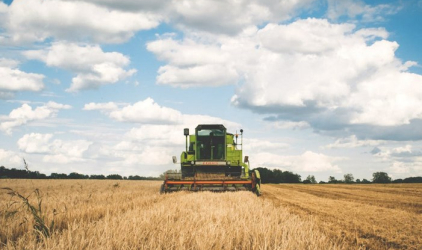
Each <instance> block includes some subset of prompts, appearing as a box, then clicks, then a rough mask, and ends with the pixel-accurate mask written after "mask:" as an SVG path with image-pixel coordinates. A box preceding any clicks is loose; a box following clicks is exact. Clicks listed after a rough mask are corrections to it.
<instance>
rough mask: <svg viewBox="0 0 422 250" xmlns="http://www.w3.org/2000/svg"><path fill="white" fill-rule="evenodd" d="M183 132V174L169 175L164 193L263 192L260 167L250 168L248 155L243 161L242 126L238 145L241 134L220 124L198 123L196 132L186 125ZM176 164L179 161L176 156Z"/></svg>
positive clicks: (181, 160)
mask: <svg viewBox="0 0 422 250" xmlns="http://www.w3.org/2000/svg"><path fill="white" fill-rule="evenodd" d="M184 135H185V137H186V151H184V152H182V154H181V156H180V165H181V173H168V174H166V178H165V180H164V183H163V184H162V185H161V190H160V192H161V193H168V192H174V191H180V190H187V191H207V190H208V191H237V190H249V191H252V192H254V193H256V195H258V196H259V195H260V194H261V190H260V187H261V178H260V175H259V172H258V170H254V171H250V170H249V160H248V156H245V158H244V160H243V161H242V143H243V130H242V129H241V130H240V143H239V144H238V143H237V139H238V135H237V134H236V135H234V134H230V133H227V132H226V128H225V127H224V126H223V125H221V124H202V125H198V126H197V127H196V129H195V134H194V135H189V129H187V128H185V129H184ZM188 137H189V141H188ZM239 147H240V149H239ZM173 163H177V158H176V156H173Z"/></svg>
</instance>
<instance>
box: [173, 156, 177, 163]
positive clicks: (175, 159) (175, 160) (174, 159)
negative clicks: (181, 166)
mask: <svg viewBox="0 0 422 250" xmlns="http://www.w3.org/2000/svg"><path fill="white" fill-rule="evenodd" d="M173 163H175V164H176V163H177V157H176V156H173Z"/></svg>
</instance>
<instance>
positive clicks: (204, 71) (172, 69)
mask: <svg viewBox="0 0 422 250" xmlns="http://www.w3.org/2000/svg"><path fill="white" fill-rule="evenodd" d="M147 49H148V50H149V51H151V52H153V53H154V54H156V55H157V56H158V58H159V59H160V60H164V61H167V62H168V63H169V64H168V65H165V66H161V67H160V69H159V70H158V73H159V76H158V77H157V83H159V84H167V85H173V86H178V87H192V86H219V85H225V84H233V83H236V82H237V78H238V73H237V71H236V69H235V68H234V67H233V65H231V64H227V62H228V61H229V60H230V55H229V54H228V53H224V51H222V50H221V49H220V48H219V47H218V46H209V45H204V44H200V43H197V42H195V41H192V40H189V39H188V40H185V41H183V42H178V41H175V40H173V39H171V38H165V39H163V40H157V41H153V42H150V43H148V44H147Z"/></svg>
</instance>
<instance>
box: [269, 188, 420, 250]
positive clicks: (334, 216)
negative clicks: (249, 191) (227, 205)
mask: <svg viewBox="0 0 422 250" xmlns="http://www.w3.org/2000/svg"><path fill="white" fill-rule="evenodd" d="M263 189H264V190H265V191H264V194H263V197H264V200H269V201H272V202H273V203H274V204H275V205H276V206H282V207H287V208H288V209H289V212H290V213H292V214H295V215H300V216H301V218H302V219H307V218H314V219H315V222H316V224H317V225H318V228H319V229H320V230H321V231H322V232H324V233H325V234H326V235H328V236H329V237H330V238H331V239H333V240H334V241H335V242H343V243H347V242H348V243H349V244H350V245H351V246H354V247H353V248H361V249H422V237H421V235H422V184H388V185H374V184H371V185H286V184H282V185H266V186H265V188H263Z"/></svg>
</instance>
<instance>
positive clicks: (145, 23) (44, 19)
mask: <svg viewBox="0 0 422 250" xmlns="http://www.w3.org/2000/svg"><path fill="white" fill-rule="evenodd" d="M2 9H3V11H5V10H4V9H5V7H4V6H3V7H2ZM4 15H5V17H4V18H3V19H4V20H5V21H4V23H3V24H2V26H3V27H4V28H5V30H6V34H7V35H8V37H10V40H11V41H12V42H13V43H19V42H33V41H44V40H46V39H47V38H51V37H53V38H56V39H61V40H68V41H75V40H76V41H86V40H91V41H95V42H103V43H120V42H124V41H126V40H128V39H129V38H130V37H132V36H133V35H134V33H135V32H136V31H139V30H146V29H151V28H154V27H156V26H158V24H159V21H160V19H161V18H160V17H159V15H157V14H153V13H151V12H143V11H138V12H132V11H121V10H116V9H110V8H105V7H103V6H98V5H95V4H92V3H88V2H83V1H74V2H68V1H54V0H47V1H42V0H31V1H25V0H15V1H13V2H12V3H11V5H10V6H9V7H7V8H6V11H5V14H4Z"/></svg>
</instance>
